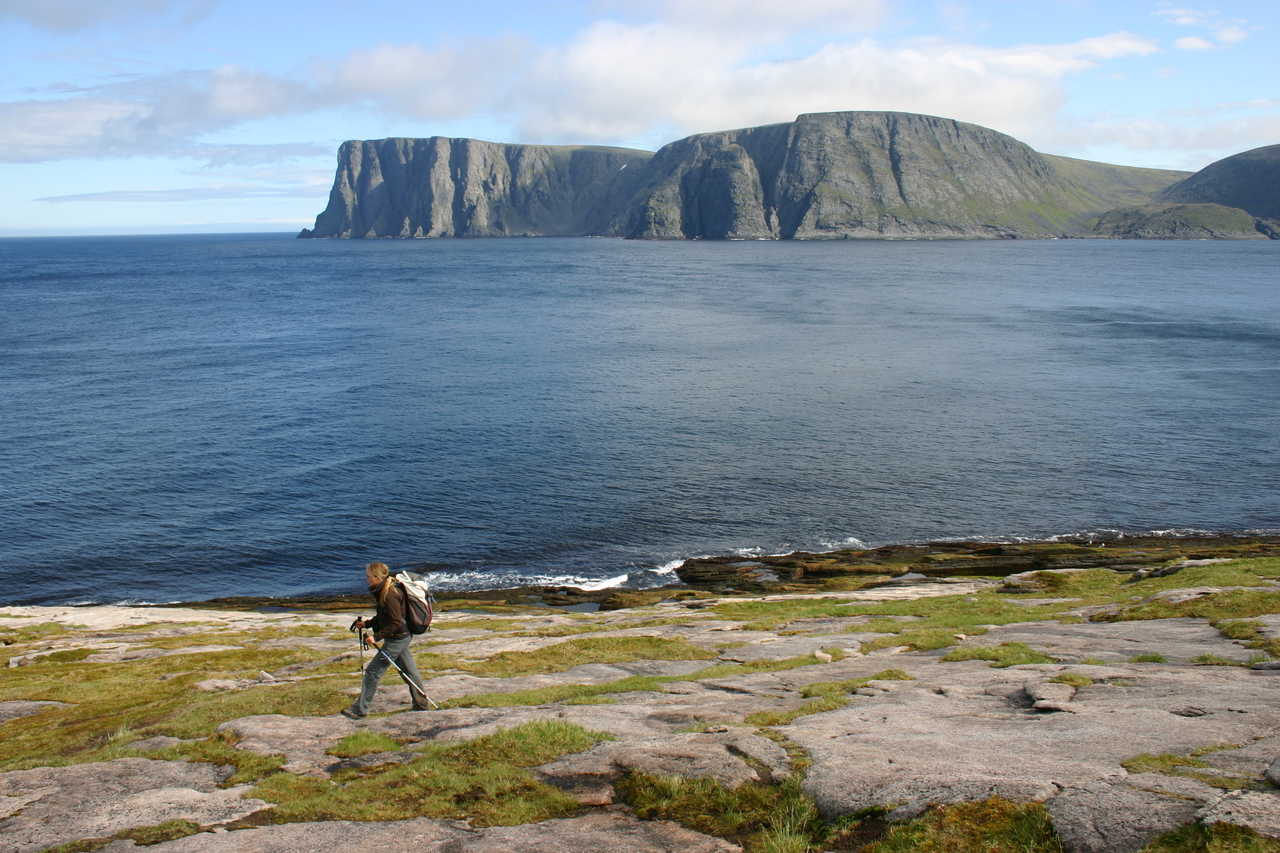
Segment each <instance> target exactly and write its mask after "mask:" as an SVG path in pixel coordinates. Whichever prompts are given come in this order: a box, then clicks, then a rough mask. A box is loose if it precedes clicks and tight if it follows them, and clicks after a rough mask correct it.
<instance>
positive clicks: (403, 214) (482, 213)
mask: <svg viewBox="0 0 1280 853" xmlns="http://www.w3.org/2000/svg"><path fill="white" fill-rule="evenodd" d="M650 156H651V155H650V154H649V152H647V151H635V150H631V149H626V148H597V147H579V146H552V145H505V144H501V143H496V142H484V141H481V140H477V139H445V138H443V137H439V136H433V137H431V138H430V139H377V140H365V141H350V142H344V143H343V144H342V147H341V148H339V149H338V171H337V175H336V176H335V178H334V182H333V189H332V190H331V191H330V193H329V205H328V207H326V208H325V210H324V212H323V213H321V214H320V215H319V216H317V217H316V224H315V227H314V228H313V229H309V230H307V229H304V231H303V233H302V234H301V235H299V236H303V237H526V236H528V237H531V236H560V235H570V234H572V235H577V234H585V233H590V232H592V231H595V230H598V224H597V223H599V222H600V221H602V220H603V219H605V218H607V211H609V210H610V209H611V208H612V194H613V192H615V187H625V186H626V178H627V177H628V175H627V174H626V172H627V170H628V169H632V168H634V167H637V166H640V165H642V164H643V163H644V162H645V161H646V160H647V159H649V157H650Z"/></svg>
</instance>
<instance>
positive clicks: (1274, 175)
mask: <svg viewBox="0 0 1280 853" xmlns="http://www.w3.org/2000/svg"><path fill="white" fill-rule="evenodd" d="M1160 200H1161V201H1173V202H1183V203H1188V204H1195V203H1208V204H1221V205H1225V206H1227V207H1238V208H1240V209H1241V210H1244V211H1247V212H1248V213H1250V214H1252V215H1253V216H1256V217H1259V218H1261V219H1280V145H1267V146H1264V147H1262V148H1254V149H1253V150H1251V151H1244V152H1241V153H1239V154H1235V155H1232V156H1231V157H1227V158H1225V159H1222V160H1219V161H1217V162H1216V163H1211V164H1209V165H1208V166H1205V167H1204V168H1203V169H1201V170H1200V171H1199V172H1196V173H1195V174H1194V175H1192V176H1191V177H1189V178H1187V179H1186V180H1184V181H1180V182H1179V183H1176V184H1174V185H1173V186H1171V187H1169V188H1168V189H1166V190H1164V191H1163V192H1162V193H1160Z"/></svg>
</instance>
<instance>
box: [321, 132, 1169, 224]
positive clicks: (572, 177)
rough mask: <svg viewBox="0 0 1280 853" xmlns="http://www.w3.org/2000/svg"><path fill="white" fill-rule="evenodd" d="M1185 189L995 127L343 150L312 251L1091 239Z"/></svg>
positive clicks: (363, 145)
mask: <svg viewBox="0 0 1280 853" xmlns="http://www.w3.org/2000/svg"><path fill="white" fill-rule="evenodd" d="M1186 176H1187V173H1185V172H1170V171H1162V170H1155V169H1136V168H1130V167H1126V166H1111V165H1107V164H1103V163H1091V162H1089V161H1084V160H1073V159H1070V158H1066V157H1054V156H1051V155H1044V154H1039V153H1037V152H1036V151H1034V150H1032V149H1031V148H1029V147H1028V146H1026V145H1024V144H1023V143H1021V142H1019V141H1017V140H1016V139H1013V138H1012V137H1010V136H1006V135H1005V134H1003V133H997V132H996V131H994V130H989V129H987V128H984V127H979V126H977V125H973V124H966V123H964V122H958V121H953V120H951V119H944V118H935V117H933V116H924V115H916V114H912V113H896V112H839V113H817V114H812V115H802V116H800V117H799V118H797V119H796V120H795V121H794V122H789V123H785V124H775V125H765V126H763V127H752V128H745V129H742V130H729V131H721V132H717V133H703V134H698V135H695V136H690V137H687V138H685V139H681V140H678V141H676V142H672V143H671V144H669V145H666V146H664V147H663V148H662V149H661V150H659V151H658V152H657V153H656V154H650V153H648V152H644V151H636V150H633V149H623V148H595V147H573V146H545V145H503V144H499V143H493V142H481V141H479V140H473V139H444V138H440V137H432V138H430V139H381V140H372V141H362V142H346V143H343V145H342V147H341V149H340V150H339V155H338V172H337V176H336V178H335V180H334V185H333V190H332V192H331V193H330V196H329V206H328V207H327V208H326V209H325V211H324V212H323V213H321V214H320V215H319V216H318V217H316V225H315V228H314V229H313V230H304V231H303V233H302V234H301V235H300V236H304V237H311V236H315V237H507V236H525V235H527V236H555V235H582V234H608V235H613V236H625V237H637V238H653V239H700V238H705V239H831V238H849V237H852V238H912V237H978V238H992V237H1045V236H1057V235H1082V234H1090V233H1091V231H1090V227H1091V225H1092V223H1093V222H1096V220H1097V217H1098V216H1099V215H1100V214H1101V213H1103V212H1104V211H1107V210H1109V209H1112V208H1117V207H1122V206H1135V205H1142V204H1146V203H1147V202H1149V201H1150V200H1151V198H1152V196H1153V194H1155V193H1156V192H1158V191H1160V190H1162V189H1164V188H1166V187H1168V186H1169V185H1170V184H1173V183H1175V182H1177V181H1179V180H1181V179H1182V178H1184V177H1186Z"/></svg>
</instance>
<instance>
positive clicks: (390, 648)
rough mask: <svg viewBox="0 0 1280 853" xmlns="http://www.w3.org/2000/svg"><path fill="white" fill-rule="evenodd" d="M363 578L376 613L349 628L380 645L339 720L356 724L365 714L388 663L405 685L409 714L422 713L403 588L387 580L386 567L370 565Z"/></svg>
mask: <svg viewBox="0 0 1280 853" xmlns="http://www.w3.org/2000/svg"><path fill="white" fill-rule="evenodd" d="M364 576H365V580H366V581H367V582H368V584H369V592H370V594H372V595H373V599H374V601H376V602H377V605H378V612H377V615H375V616H374V617H373V618H372V619H370V620H368V621H367V622H366V621H364V620H362V619H357V620H356V621H355V622H354V623H353V625H352V627H353V628H355V629H357V630H359V631H360V632H361V635H362V639H363V632H364V631H365V630H369V631H373V636H374V639H375V640H381V641H382V648H381V651H379V652H378V653H376V654H375V655H374V656H373V660H371V661H370V662H369V665H368V666H367V667H365V670H364V682H363V684H362V685H361V689H360V696H359V697H357V698H356V701H354V702H352V703H351V707H349V708H343V709H342V716H344V717H347V718H348V719H352V720H359V719H361V718H363V717H364V716H365V715H366V714H368V713H369V705H370V704H371V703H372V702H373V695H374V694H375V693H377V691H378V681H379V680H381V678H382V674H383V673H384V672H386V671H387V667H389V666H391V664H392V663H394V664H395V665H396V668H397V670H398V671H399V673H400V677H401V678H402V679H403V680H404V682H405V684H408V685H409V696H410V697H411V698H412V699H413V710H415V711H426V710H428V709H429V708H430V705H429V704H428V699H427V697H426V695H425V694H424V693H423V692H422V690H421V685H422V676H421V675H419V674H418V665H417V664H416V663H414V660H413V653H412V652H411V651H409V642H410V641H411V640H412V639H413V634H411V633H409V626H408V624H407V623H406V622H405V606H406V603H405V595H406V593H405V591H404V588H403V587H401V586H400V584H398V583H396V580H395V578H393V577H391V570H390V569H389V568H387V564H386V563H370V564H369V565H367V566H365V567H364Z"/></svg>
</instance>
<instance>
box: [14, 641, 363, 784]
mask: <svg viewBox="0 0 1280 853" xmlns="http://www.w3.org/2000/svg"><path fill="white" fill-rule="evenodd" d="M319 654H320V653H318V652H315V651H314V650H309V649H238V650H234V651H227V652H209V653H206V654H203V655H201V656H200V664H199V671H197V672H192V671H191V666H192V664H191V661H190V660H183V656H176V657H157V658H148V659H143V660H136V661H124V662H117V663H90V662H85V661H71V662H60V663H57V664H56V665H48V666H26V667H19V668H17V669H14V670H9V671H8V674H6V676H5V679H4V682H3V686H0V700H7V699H31V700H48V701H55V702H65V703H69V704H68V706H66V707H60V708H50V709H47V710H46V711H44V712H43V713H41V714H39V715H35V716H33V717H21V718H18V719H15V720H10V721H9V722H7V723H6V724H5V737H4V738H3V739H0V771H4V770H21V769H27V768H30V767H37V766H42V765H43V766H57V765H65V764H72V763H79V762H85V761H104V760H110V759H112V758H117V757H120V756H121V755H123V754H128V753H127V749H128V745H129V743H131V742H132V741H134V740H138V739H140V738H144V737H150V736H152V735H171V736H174V737H180V738H207V737H209V736H210V735H211V734H213V730H214V729H215V728H216V727H217V725H218V724H220V723H222V722H225V721H227V720H229V719H233V718H236V717H244V716H250V715H253V714H287V715H291V716H302V715H317V714H332V713H336V712H337V711H338V710H339V709H340V708H342V707H343V706H344V705H345V704H346V701H347V700H346V697H345V696H343V695H342V694H341V693H340V691H339V689H338V684H340V683H350V677H349V676H347V677H346V678H347V679H348V680H347V682H335V681H334V680H332V679H329V678H320V679H315V680H310V681H305V682H297V683H284V684H274V685H270V686H261V687H253V688H250V689H247V690H241V691H234V692H222V693H209V692H205V691H202V690H198V689H196V688H195V687H194V685H195V683H196V682H198V681H202V680H204V679H207V678H237V677H257V674H258V672H259V671H260V670H271V669H277V668H279V667H281V666H285V665H288V664H292V663H301V662H305V661H308V660H309V659H311V658H312V657H314V656H318V655H319Z"/></svg>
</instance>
